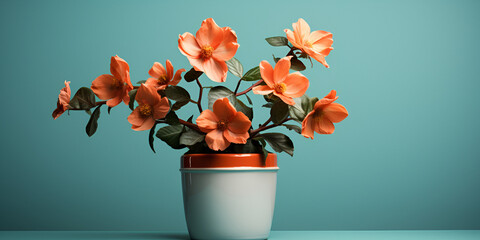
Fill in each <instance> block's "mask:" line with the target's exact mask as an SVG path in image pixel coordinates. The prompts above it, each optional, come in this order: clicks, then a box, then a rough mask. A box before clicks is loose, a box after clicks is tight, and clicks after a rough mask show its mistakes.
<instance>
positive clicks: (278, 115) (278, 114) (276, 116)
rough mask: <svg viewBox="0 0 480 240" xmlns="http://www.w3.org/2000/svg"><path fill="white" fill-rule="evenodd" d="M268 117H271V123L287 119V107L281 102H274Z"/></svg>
mask: <svg viewBox="0 0 480 240" xmlns="http://www.w3.org/2000/svg"><path fill="white" fill-rule="evenodd" d="M270 116H271V117H272V122H273V123H275V124H279V123H281V122H282V121H283V120H285V118H287V117H288V105H287V104H286V103H284V102H283V101H276V102H275V103H273V105H272V108H271V109H270Z"/></svg>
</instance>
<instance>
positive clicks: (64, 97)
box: [52, 81, 72, 120]
mask: <svg viewBox="0 0 480 240" xmlns="http://www.w3.org/2000/svg"><path fill="white" fill-rule="evenodd" d="M71 95H72V92H71V91H70V82H67V81H65V87H64V88H62V89H61V90H60V94H58V101H57V109H55V110H54V111H53V113H52V117H53V120H55V119H57V118H58V117H60V115H62V114H63V113H64V112H65V111H67V110H68V108H69V105H68V104H69V103H70V96H71Z"/></svg>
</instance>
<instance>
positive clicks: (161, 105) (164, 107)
mask: <svg viewBox="0 0 480 240" xmlns="http://www.w3.org/2000/svg"><path fill="white" fill-rule="evenodd" d="M169 110H170V104H169V103H168V99H167V97H163V98H161V99H160V101H158V103H157V104H155V105H154V106H153V118H154V119H161V118H164V117H165V116H167V113H168V111H169Z"/></svg>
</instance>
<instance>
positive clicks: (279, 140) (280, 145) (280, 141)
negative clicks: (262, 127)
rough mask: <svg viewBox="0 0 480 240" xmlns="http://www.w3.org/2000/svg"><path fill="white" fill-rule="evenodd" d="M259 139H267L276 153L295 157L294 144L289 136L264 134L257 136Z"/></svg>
mask: <svg viewBox="0 0 480 240" xmlns="http://www.w3.org/2000/svg"><path fill="white" fill-rule="evenodd" d="M257 137H262V138H263V139H265V140H266V141H267V142H268V144H269V145H270V146H271V147H272V149H273V150H274V151H275V152H286V153H288V154H289V155H290V156H293V142H292V140H291V139H290V138H289V137H287V135H285V134H282V133H263V134H259V135H257Z"/></svg>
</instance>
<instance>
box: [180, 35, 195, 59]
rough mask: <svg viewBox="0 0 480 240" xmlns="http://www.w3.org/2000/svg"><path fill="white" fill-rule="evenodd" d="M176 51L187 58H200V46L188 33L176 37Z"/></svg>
mask: <svg viewBox="0 0 480 240" xmlns="http://www.w3.org/2000/svg"><path fill="white" fill-rule="evenodd" d="M178 49H179V50H180V52H181V53H182V54H183V55H185V56H187V57H192V58H198V57H199V56H200V50H201V49H200V46H199V45H198V43H197V40H196V39H195V37H194V36H193V35H192V34H191V33H189V32H186V33H184V34H183V35H179V36H178Z"/></svg>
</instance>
